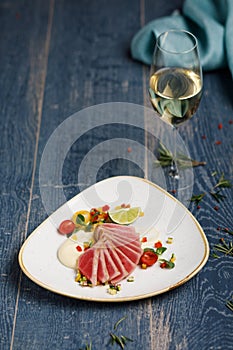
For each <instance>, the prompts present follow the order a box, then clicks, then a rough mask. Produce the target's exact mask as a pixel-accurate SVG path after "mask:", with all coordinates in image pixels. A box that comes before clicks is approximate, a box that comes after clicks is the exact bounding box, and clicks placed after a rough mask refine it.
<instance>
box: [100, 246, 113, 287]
mask: <svg viewBox="0 0 233 350" xmlns="http://www.w3.org/2000/svg"><path fill="white" fill-rule="evenodd" d="M105 250H106V249H100V250H99V262H98V271H97V279H98V281H99V282H101V283H105V282H107V281H109V278H110V276H109V273H108V268H107V264H106V262H107V261H106V258H105V255H104V251H105Z"/></svg>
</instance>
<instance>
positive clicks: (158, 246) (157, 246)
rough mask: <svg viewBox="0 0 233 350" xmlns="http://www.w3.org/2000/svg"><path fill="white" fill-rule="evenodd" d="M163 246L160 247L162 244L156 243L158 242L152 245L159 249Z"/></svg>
mask: <svg viewBox="0 0 233 350" xmlns="http://www.w3.org/2000/svg"><path fill="white" fill-rule="evenodd" d="M162 246H163V245H162V243H161V242H160V241H158V242H156V243H155V244H154V247H155V248H161V247H162Z"/></svg>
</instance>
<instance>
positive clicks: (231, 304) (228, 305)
mask: <svg viewBox="0 0 233 350" xmlns="http://www.w3.org/2000/svg"><path fill="white" fill-rule="evenodd" d="M226 306H227V307H228V309H230V310H231V311H233V300H232V301H231V300H227V302H226Z"/></svg>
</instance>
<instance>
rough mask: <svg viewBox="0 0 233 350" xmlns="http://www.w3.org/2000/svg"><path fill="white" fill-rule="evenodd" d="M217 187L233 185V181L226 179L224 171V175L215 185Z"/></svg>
mask: <svg viewBox="0 0 233 350" xmlns="http://www.w3.org/2000/svg"><path fill="white" fill-rule="evenodd" d="M217 187H220V188H221V187H228V188H229V187H231V182H230V181H229V180H226V179H225V178H224V173H222V175H221V176H220V178H219V180H218V183H217V184H216V185H215V186H214V188H217Z"/></svg>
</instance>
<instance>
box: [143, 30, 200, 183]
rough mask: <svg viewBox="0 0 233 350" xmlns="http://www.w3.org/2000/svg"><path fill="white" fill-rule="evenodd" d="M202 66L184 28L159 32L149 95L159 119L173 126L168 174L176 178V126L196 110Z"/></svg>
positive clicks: (191, 39)
mask: <svg viewBox="0 0 233 350" xmlns="http://www.w3.org/2000/svg"><path fill="white" fill-rule="evenodd" d="M202 85H203V83H202V69H201V64H200V59H199V52H198V43H197V39H196V37H195V36H194V35H193V34H192V33H190V32H188V31H185V30H175V29H174V30H168V31H166V32H164V33H162V34H160V35H159V37H158V38H157V41H156V45H155V50H154V54H153V59H152V64H151V71H150V87H149V95H150V100H151V103H152V106H153V107H154V109H155V110H156V111H157V112H158V113H159V115H160V116H161V118H162V120H164V121H165V122H167V123H169V124H170V125H172V127H173V136H174V137H173V152H172V153H173V157H172V164H171V169H170V172H169V175H170V176H171V177H172V178H175V179H179V173H178V168H177V154H176V153H177V147H176V142H177V127H178V126H179V125H181V124H183V123H184V122H185V121H186V120H188V119H190V118H191V117H192V115H193V114H194V113H195V112H196V110H197V108H198V105H199V102H200V99H201V95H202Z"/></svg>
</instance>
